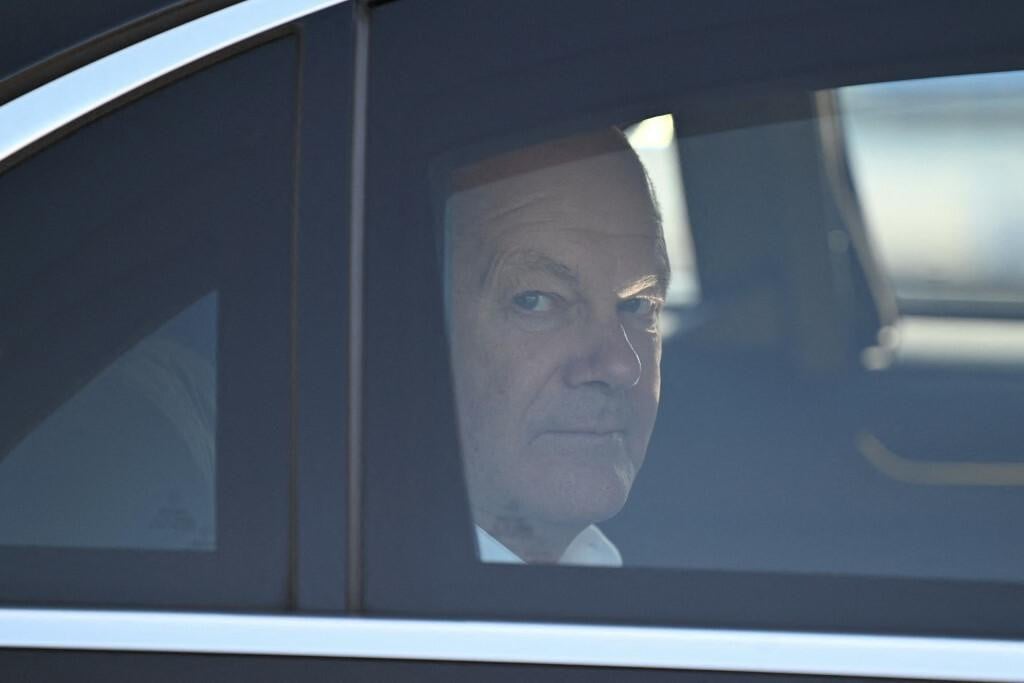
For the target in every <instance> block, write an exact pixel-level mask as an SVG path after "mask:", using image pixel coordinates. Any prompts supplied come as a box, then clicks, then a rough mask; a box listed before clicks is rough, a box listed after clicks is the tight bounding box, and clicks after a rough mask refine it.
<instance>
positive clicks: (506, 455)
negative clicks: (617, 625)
mask: <svg viewBox="0 0 1024 683" xmlns="http://www.w3.org/2000/svg"><path fill="white" fill-rule="evenodd" d="M453 185H454V188H453V193H452V195H451V197H450V198H449V201H448V205H447V207H446V214H447V225H446V230H447V233H448V250H447V253H448V259H449V263H448V270H449V273H450V280H449V286H450V302H449V305H450V311H451V338H452V353H453V367H454V375H455V386H456V398H457V406H458V412H459V418H460V419H459V422H460V436H461V441H462V449H463V459H464V466H465V472H466V478H467V482H468V487H469V496H470V504H471V508H472V512H473V517H474V522H475V523H476V525H477V537H478V543H479V551H480V558H481V559H482V560H483V561H486V562H508V563H561V564H578V565H604V566H619V565H621V564H622V559H621V557H620V555H619V552H618V550H617V549H616V548H615V546H614V545H612V543H611V542H610V541H609V540H608V539H607V538H606V537H605V536H604V535H603V534H602V533H601V531H600V530H599V529H598V528H597V527H596V526H595V523H597V522H601V521H603V520H606V519H608V518H610V517H612V516H614V515H615V514H617V513H618V512H619V510H620V509H622V507H623V505H624V504H625V502H626V499H627V497H628V495H629V491H630V488H631V487H632V485H633V480H634V478H635V477H636V475H637V472H638V471H639V470H640V467H641V465H642V464H643V461H644V455H645V452H646V450H647V443H648V440H649V438H650V436H651V430H652V429H653V427H654V421H655V416H656V414H657V410H658V399H659V389H660V379H661V377H660V362H661V337H660V334H659V331H658V315H659V312H660V310H661V306H662V303H663V301H664V297H665V292H666V289H667V286H668V280H669V265H668V258H667V255H666V250H665V242H664V238H663V235H662V229H661V219H660V215H659V211H658V208H657V203H656V201H655V199H654V197H653V195H652V190H651V187H650V184H649V182H648V179H647V176H646V173H645V171H644V168H643V166H642V165H641V163H640V160H639V158H638V157H637V156H636V154H635V153H634V152H633V150H632V148H631V147H630V146H629V143H628V142H627V141H626V139H625V137H624V136H623V134H622V133H621V132H620V131H618V130H616V129H608V130H603V131H600V132H597V133H592V134H586V135H579V136H574V137H571V138H565V139H559V140H555V141H551V142H546V143H543V144H538V145H534V146H531V147H527V148H525V149H520V150H516V151H513V152H509V153H505V154H502V155H500V156H496V157H492V158H488V159H485V160H483V161H479V162H476V163H473V164H471V165H469V166H465V167H463V168H461V169H459V170H458V171H456V173H455V174H454V177H453Z"/></svg>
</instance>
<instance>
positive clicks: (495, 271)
mask: <svg viewBox="0 0 1024 683" xmlns="http://www.w3.org/2000/svg"><path fill="white" fill-rule="evenodd" d="M531 233H533V237H532V238H531ZM573 237H578V238H579V239H573ZM481 255H482V256H483V258H482V259H481V260H480V261H478V262H477V263H478V264H479V266H480V267H481V268H482V270H481V272H480V284H481V285H485V284H486V283H488V282H489V281H492V280H493V279H494V278H496V277H499V278H500V277H502V276H512V277H515V276H518V275H522V274H526V273H539V274H545V275H548V276H551V277H554V278H556V279H559V280H562V281H563V282H565V283H567V284H571V285H576V286H579V285H580V284H582V283H584V282H587V281H593V280H595V279H613V280H618V279H621V282H617V283H615V284H613V285H612V286H613V288H615V289H619V288H621V287H627V286H635V285H636V284H637V283H639V282H643V283H645V284H644V288H648V287H649V288H654V289H661V290H665V289H667V288H668V282H669V277H670V274H669V265H668V260H667V258H665V249H664V244H663V243H662V242H661V239H660V237H659V236H655V235H652V234H650V233H628V234H614V235H609V234H604V233H595V232H593V231H588V230H578V231H572V230H568V231H561V232H559V233H554V234H553V233H550V232H547V233H546V232H543V231H541V230H536V231H523V232H521V233H519V234H518V235H517V236H516V238H515V239H511V240H505V241H501V242H495V243H492V244H491V245H490V248H488V249H485V250H484V252H483V253H482V254H481Z"/></svg>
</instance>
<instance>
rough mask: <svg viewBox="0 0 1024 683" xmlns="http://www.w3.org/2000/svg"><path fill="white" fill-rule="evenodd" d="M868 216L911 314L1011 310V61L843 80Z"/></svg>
mask: <svg viewBox="0 0 1024 683" xmlns="http://www.w3.org/2000/svg"><path fill="white" fill-rule="evenodd" d="M838 97H839V102H840V107H841V110H840V116H841V117H842V119H843V130H844V132H845V134H846V141H847V145H848V148H849V156H850V163H851V168H852V172H853V176H854V180H855V183H856V185H857V190H858V193H859V198H860V201H861V205H862V206H863V209H864V213H865V222H866V225H867V227H868V230H869V235H870V237H871V239H872V243H873V245H874V246H875V249H876V251H877V253H878V257H879V259H880V261H881V262H882V264H883V265H884V267H885V272H886V275H887V276H888V278H889V280H890V281H891V283H892V285H893V287H894V289H895V293H896V296H897V297H898V298H899V299H900V302H901V304H902V306H903V308H904V309H905V310H907V311H908V312H911V313H912V312H915V311H919V312H920V311H928V312H931V313H941V312H942V311H943V304H945V310H946V312H947V313H950V312H951V313H954V314H955V313H957V312H963V311H966V310H968V309H969V307H970V304H971V303H975V304H976V310H975V313H974V315H980V314H982V313H984V312H985V311H986V306H988V307H989V309H988V310H990V311H993V310H995V309H996V307H998V306H999V305H1002V306H1003V309H1004V310H1006V311H1007V312H1009V311H1010V310H1012V309H1013V308H1014V307H1015V306H1017V305H1019V303H1020V300H1021V296H1022V292H1024V271H1022V269H1021V265H1020V262H1019V260H1018V259H1017V258H1015V255H1016V254H1017V253H1018V252H1019V251H1020V246H1021V242H1022V240H1024V229H1022V227H1021V222H1020V216H1021V214H1022V211H1024V205H1022V203H1021V201H1022V200H1021V196H1020V192H1018V189H1017V188H1018V187H1019V186H1020V182H1021V180H1022V178H1024V165H1022V164H1024V162H1022V159H1021V155H1020V149H1021V146H1022V144H1024V139H1022V137H1021V136H1022V129H1021V126H1020V123H1019V121H1020V112H1021V110H1022V108H1024V74H1022V73H1021V72H1019V71H1011V72H1001V73H988V74H972V75H964V76H947V77H941V78H927V79H919V80H910V81H898V82H894V83H880V84H868V85H860V86H853V87H848V88H843V89H841V90H840V91H839V93H838Z"/></svg>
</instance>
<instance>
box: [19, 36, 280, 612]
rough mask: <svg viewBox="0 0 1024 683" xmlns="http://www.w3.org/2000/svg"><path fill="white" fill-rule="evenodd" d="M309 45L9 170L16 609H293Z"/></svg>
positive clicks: (216, 78)
mask: <svg viewBox="0 0 1024 683" xmlns="http://www.w3.org/2000/svg"><path fill="white" fill-rule="evenodd" d="M297 42H298V41H297V40H296V39H294V38H291V37H288V36H285V37H283V38H281V37H277V39H269V40H266V41H264V42H263V44H261V45H257V46H254V47H253V48H252V49H249V50H247V51H244V52H242V53H240V54H235V55H232V56H230V57H228V58H218V59H215V60H211V61H210V62H209V63H206V64H197V65H195V66H194V68H192V69H190V71H189V72H188V73H184V74H176V75H175V77H174V78H172V79H171V80H170V81H169V82H166V83H163V82H162V83H157V84H153V86H151V87H149V88H147V89H146V90H144V91H143V92H139V93H134V94H133V98H132V99H131V100H130V101H128V102H123V103H117V104H118V106H116V107H114V108H113V109H112V110H111V111H109V112H104V113H102V115H99V116H97V117H96V118H94V119H92V120H90V121H87V122H83V123H82V125H80V126H78V127H77V128H76V129H74V130H73V131H70V132H67V134H66V135H64V136H62V137H61V138H60V139H58V140H56V141H53V142H52V143H51V144H50V145H48V146H47V147H45V148H43V149H41V150H39V151H38V152H37V153H35V154H34V155H33V156H30V157H28V158H27V159H25V160H24V161H22V162H20V163H18V164H17V165H15V166H13V167H11V168H10V169H9V170H7V171H6V172H5V173H4V174H3V175H2V176H0V207H2V210H0V213H2V214H3V215H4V217H5V223H4V231H3V237H2V238H0V241H2V242H3V244H2V247H0V261H2V267H0V350H2V351H0V396H2V397H3V398H2V399H0V400H2V401H3V405H4V409H3V412H2V415H0V491H2V492H3V493H2V502H0V508H2V515H0V516H2V517H3V522H2V523H0V544H2V545H3V548H2V551H0V552H2V555H3V560H4V561H3V562H2V563H0V566H2V570H0V571H2V573H3V574H4V575H3V577H2V580H0V595H2V597H4V598H5V599H12V598H13V599H18V600H22V601H26V600H28V601H51V602H53V601H56V602H65V601H79V602H82V601H91V602H94V603H95V602H98V601H102V602H104V604H146V605H153V604H182V603H187V604H190V605H195V604H202V603H203V601H209V602H210V604H231V605H234V606H237V605H240V604H248V605H253V604H260V605H268V604H270V605H276V604H281V603H283V601H284V592H285V590H286V586H287V582H286V580H285V578H284V577H285V575H286V568H287V549H288V542H289V539H288V510H289V497H288V491H289V472H290V471H291V463H290V461H289V458H290V454H291V451H290V446H289V443H290V442H289V439H290V433H289V425H290V413H289V402H290V396H291V387H290V384H289V379H290V377H291V372H292V368H291V358H292V353H291V350H292V346H291V328H290V321H291V316H290V309H289V305H290V302H291V300H292V285H293V278H292V263H293V255H292V253H291V249H292V245H293V238H294V231H295V230H296V225H295V215H296V212H295V206H294V204H293V202H294V198H295V197H296V184H295V183H296V180H295V159H296V153H295V144H294V143H295V130H296V109H297V106H296V101H295V95H296V93H297V88H296V83H297V74H298V52H297V49H296V44H297ZM256 548H258V553H259V556H260V562H258V563H256V566H253V562H252V557H253V553H254V552H256V550H255V549H256ZM168 551H173V552H168ZM243 566H244V567H245V570H244V571H241V569H240V568H241V567H243ZM115 567H116V568H117V571H116V572H115V571H112V568H115ZM186 574H187V576H188V577H189V579H188V580H187V581H180V580H174V579H172V578H170V577H180V576H182V575H186ZM226 582H230V585H225V583H226ZM215 589H216V590H215Z"/></svg>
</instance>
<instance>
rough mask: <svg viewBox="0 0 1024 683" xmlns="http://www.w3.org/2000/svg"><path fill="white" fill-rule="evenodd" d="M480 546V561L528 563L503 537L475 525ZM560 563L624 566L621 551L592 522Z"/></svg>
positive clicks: (575, 540) (567, 550) (565, 553)
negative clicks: (495, 535)
mask: <svg viewBox="0 0 1024 683" xmlns="http://www.w3.org/2000/svg"><path fill="white" fill-rule="evenodd" d="M476 542H477V550H478V551H479V556H480V561H481V562H493V563H497V564H526V563H525V562H524V561H523V559H522V558H521V557H519V556H518V555H516V554H515V553H514V552H512V551H511V550H509V549H508V548H506V547H505V546H504V545H502V543H501V541H499V540H498V539H496V538H495V537H494V536H491V535H490V534H489V533H487V532H486V531H484V530H483V529H481V528H480V527H476ZM558 564H567V565H579V566H584V567H621V566H622V555H620V554H619V549H618V548H616V547H615V544H613V543H612V542H611V541H609V540H608V537H607V536H605V535H604V534H603V533H601V530H600V529H598V528H597V527H596V526H594V525H593V524H591V525H590V526H588V527H587V528H586V529H584V530H583V531H581V532H580V533H579V535H578V536H577V537H576V538H574V539H573V540H572V543H570V544H569V547H567V548H566V549H565V552H564V553H562V557H561V558H560V559H559V560H558Z"/></svg>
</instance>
